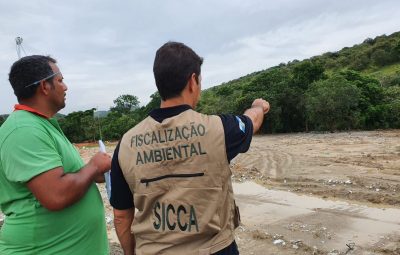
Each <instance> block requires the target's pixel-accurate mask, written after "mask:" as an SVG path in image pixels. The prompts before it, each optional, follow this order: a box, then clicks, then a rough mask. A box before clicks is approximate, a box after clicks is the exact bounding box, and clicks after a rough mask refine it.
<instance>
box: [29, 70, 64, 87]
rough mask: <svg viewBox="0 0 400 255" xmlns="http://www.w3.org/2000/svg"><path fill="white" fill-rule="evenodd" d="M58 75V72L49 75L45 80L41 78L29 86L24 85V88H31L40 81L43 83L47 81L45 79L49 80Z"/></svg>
mask: <svg viewBox="0 0 400 255" xmlns="http://www.w3.org/2000/svg"><path fill="white" fill-rule="evenodd" d="M59 73H60V72H56V73H53V74H51V75H49V76H47V77H45V78H43V79H41V80H38V81H35V82H34V83H31V84H29V85H26V86H25V88H28V87H31V86H35V85H37V84H39V83H40V82H41V81H45V80H47V79H50V78H51V77H53V76H56V75H57V74H59Z"/></svg>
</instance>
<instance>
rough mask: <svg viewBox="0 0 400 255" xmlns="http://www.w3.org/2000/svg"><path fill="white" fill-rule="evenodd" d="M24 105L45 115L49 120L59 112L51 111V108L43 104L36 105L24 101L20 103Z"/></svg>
mask: <svg viewBox="0 0 400 255" xmlns="http://www.w3.org/2000/svg"><path fill="white" fill-rule="evenodd" d="M19 103H20V104H22V105H26V106H28V107H30V108H32V109H35V110H36V111H38V112H40V113H41V114H43V115H45V116H46V117H48V118H51V117H53V116H54V115H55V114H56V113H57V112H54V111H52V110H51V109H49V107H46V106H45V105H43V104H41V103H36V102H33V101H30V100H24V101H20V102H19Z"/></svg>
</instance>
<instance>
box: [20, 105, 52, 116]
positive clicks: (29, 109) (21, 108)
mask: <svg viewBox="0 0 400 255" xmlns="http://www.w3.org/2000/svg"><path fill="white" fill-rule="evenodd" d="M20 110H23V111H27V112H31V113H33V114H36V115H38V116H40V117H42V118H45V119H49V117H47V116H46V115H45V114H43V113H41V112H39V111H37V110H35V109H33V108H32V107H29V106H27V105H23V104H16V105H15V106H14V111H20Z"/></svg>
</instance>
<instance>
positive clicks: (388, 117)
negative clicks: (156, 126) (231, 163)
mask: <svg viewBox="0 0 400 255" xmlns="http://www.w3.org/2000/svg"><path fill="white" fill-rule="evenodd" d="M260 97H262V98H264V99H266V100H268V101H269V102H270V104H271V110H270V112H269V113H268V115H267V117H266V119H265V121H264V123H263V126H262V129H261V131H262V132H264V133H285V132H304V131H337V130H352V129H357V130H370V129H386V128H400V32H396V33H394V34H391V35H389V36H387V35H382V36H378V37H376V38H374V39H372V38H367V39H366V40H364V42H363V43H361V44H357V45H354V46H353V47H345V48H343V49H342V50H340V51H337V52H327V53H325V54H322V55H320V56H315V57H312V58H310V59H305V60H302V61H298V60H293V61H290V62H288V63H282V64H280V65H278V66H274V67H271V68H268V69H266V70H262V71H257V72H254V73H251V74H248V75H246V76H243V77H240V78H238V79H235V80H232V81H229V82H226V83H223V84H221V85H218V86H215V87H212V88H210V89H207V90H205V91H203V93H202V98H201V101H200V103H199V106H198V110H199V111H200V112H203V113H207V114H218V113H233V114H241V113H243V111H244V110H245V109H246V108H248V107H249V106H250V105H251V103H252V101H253V100H254V99H255V98H260ZM150 98H151V100H150V102H149V103H148V104H147V105H146V106H142V107H140V103H139V100H138V98H137V97H136V96H134V95H121V96H119V97H118V98H117V99H115V100H114V106H113V107H111V109H110V111H108V112H106V113H105V112H104V113H103V112H101V113H97V114H95V111H96V109H90V110H86V111H78V112H73V113H70V114H68V115H66V116H62V115H59V116H58V118H59V121H60V125H61V127H62V128H63V130H64V132H65V134H66V135H67V136H68V137H69V139H71V141H73V142H81V141H90V140H96V139H99V138H102V139H105V140H118V139H120V138H121V136H122V135H123V134H124V133H125V132H126V131H127V130H128V129H130V128H131V127H133V126H134V125H136V124H137V123H138V122H139V121H141V120H142V119H144V118H145V117H146V116H147V115H148V113H149V112H150V111H151V110H152V109H154V108H157V107H158V106H159V105H160V96H159V95H158V93H154V94H153V95H151V97H150ZM4 120H5V116H0V125H1V123H2V122H3V121H4Z"/></svg>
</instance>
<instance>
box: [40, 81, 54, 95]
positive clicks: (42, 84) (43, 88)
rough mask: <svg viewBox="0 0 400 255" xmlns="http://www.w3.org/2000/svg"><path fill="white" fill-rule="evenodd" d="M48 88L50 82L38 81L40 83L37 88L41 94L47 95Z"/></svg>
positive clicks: (49, 87)
mask: <svg viewBox="0 0 400 255" xmlns="http://www.w3.org/2000/svg"><path fill="white" fill-rule="evenodd" d="M50 89H51V86H50V84H49V83H48V82H46V81H40V84H39V87H38V90H39V92H40V93H42V94H44V95H46V96H47V95H48V94H49V93H50Z"/></svg>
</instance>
